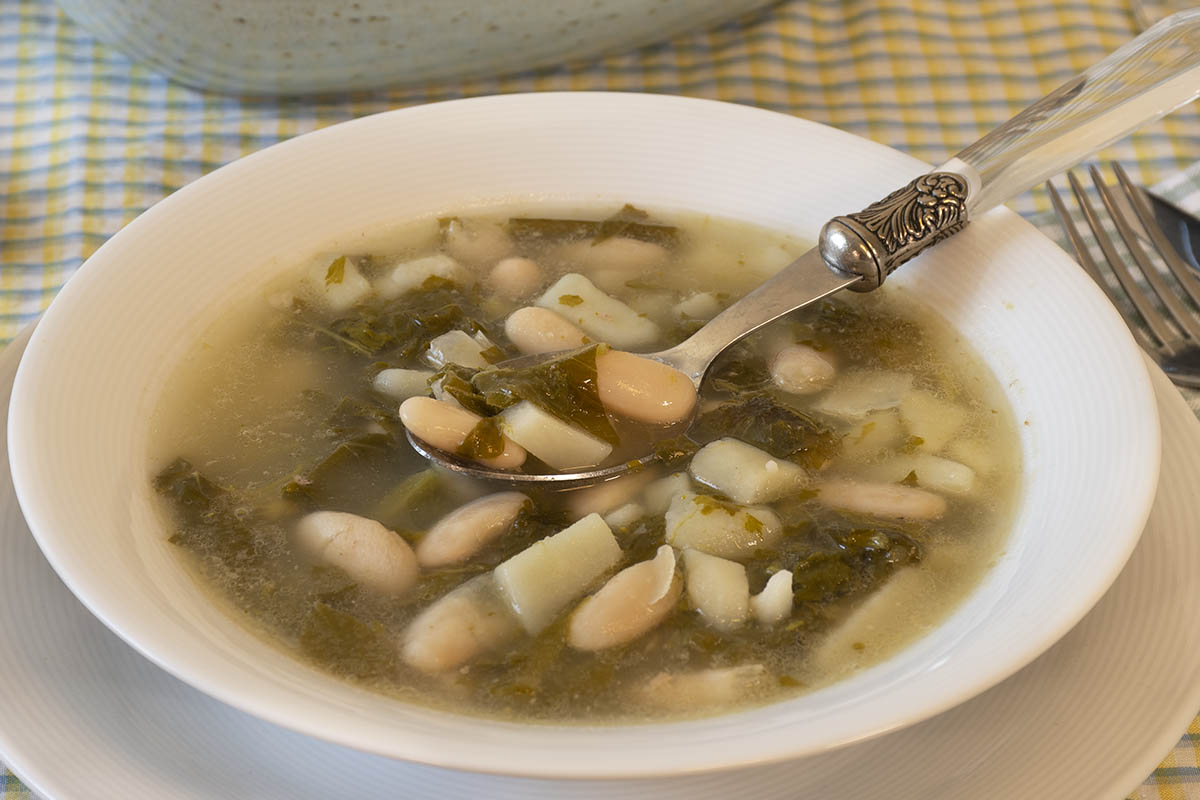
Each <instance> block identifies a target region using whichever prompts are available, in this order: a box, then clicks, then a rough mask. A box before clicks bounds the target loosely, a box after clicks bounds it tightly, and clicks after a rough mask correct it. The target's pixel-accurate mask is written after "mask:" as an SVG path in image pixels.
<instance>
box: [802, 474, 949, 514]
mask: <svg viewBox="0 0 1200 800" xmlns="http://www.w3.org/2000/svg"><path fill="white" fill-rule="evenodd" d="M816 489H817V492H818V495H817V499H818V500H819V501H820V502H821V503H822V504H823V505H826V506H829V507H831V508H837V509H841V510H842V511H856V512H858V513H860V514H870V515H871V516H875V517H886V518H888V519H899V520H904V519H937V518H938V517H940V516H942V514H944V513H946V501H945V499H944V498H942V497H941V496H939V495H936V494H934V493H932V492H927V491H925V490H924V489H914V488H913V487H911V486H901V485H900V484H897V483H868V482H866V481H855V480H848V479H834V480H828V481H825V482H823V483H821V484H819V485H818V486H817V487H816Z"/></svg>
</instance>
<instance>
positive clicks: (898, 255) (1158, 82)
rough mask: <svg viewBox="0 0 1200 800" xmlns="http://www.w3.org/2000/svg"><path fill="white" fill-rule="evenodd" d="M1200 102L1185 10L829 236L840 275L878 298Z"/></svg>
mask: <svg viewBox="0 0 1200 800" xmlns="http://www.w3.org/2000/svg"><path fill="white" fill-rule="evenodd" d="M1197 96H1200V8H1197V9H1191V10H1188V11H1180V12H1178V13H1176V14H1173V15H1171V16H1169V17H1167V18H1166V19H1163V20H1162V21H1160V22H1158V23H1157V24H1155V25H1153V26H1152V27H1150V28H1148V29H1147V30H1146V31H1145V32H1144V33H1142V35H1141V36H1138V37H1137V38H1136V39H1133V40H1132V41H1130V42H1127V43H1126V44H1125V45H1123V46H1122V47H1120V48H1119V49H1117V50H1115V51H1113V52H1112V53H1110V54H1109V55H1108V57H1107V58H1105V59H1104V60H1102V61H1100V62H1098V63H1096V64H1094V65H1093V66H1091V67H1089V68H1088V69H1086V70H1084V71H1083V72H1082V73H1080V74H1079V75H1077V76H1076V77H1074V78H1072V79H1071V80H1069V81H1067V82H1066V83H1064V84H1063V85H1062V86H1060V87H1058V88H1057V89H1055V90H1054V91H1053V92H1051V93H1050V94H1048V95H1046V96H1045V97H1043V98H1042V99H1041V100H1038V101H1037V102H1036V103H1034V104H1033V105H1031V106H1029V107H1028V108H1026V109H1025V110H1024V111H1022V112H1020V113H1019V114H1017V115H1016V116H1015V117H1013V118H1012V119H1010V120H1008V121H1007V122H1005V123H1004V124H1003V125H1001V126H1000V127H998V128H996V129H994V130H992V131H991V132H990V133H988V134H986V135H985V136H984V137H983V138H981V139H979V140H978V141H977V142H975V143H974V144H972V145H969V146H968V147H967V148H966V149H964V150H962V151H960V152H959V153H958V155H956V156H954V158H952V159H950V160H949V161H947V162H946V163H945V164H943V165H942V166H941V167H939V168H938V169H937V170H935V171H934V172H931V173H928V174H926V175H922V176H921V177H919V178H917V179H916V180H915V181H913V182H912V183H910V184H909V185H908V186H906V187H904V188H903V189H900V190H898V191H895V192H893V193H892V194H890V195H888V196H887V197H885V198H884V199H883V200H880V201H879V202H877V203H873V204H872V205H870V206H868V207H867V208H865V209H863V210H862V211H860V212H858V213H856V214H847V215H845V216H840V217H835V218H834V219H832V220H830V222H829V223H828V224H827V225H826V226H825V228H824V229H823V230H822V231H821V238H820V247H821V254H822V256H824V258H825V261H826V263H827V264H828V265H829V267H830V268H831V269H833V270H834V271H835V272H840V273H843V274H849V275H860V276H862V280H860V281H859V282H858V283H856V284H854V286H853V287H852V288H854V289H856V290H859V291H869V290H871V289H874V288H876V287H877V286H879V285H880V284H881V283H882V282H883V280H884V279H885V278H886V277H887V276H888V275H890V274H891V273H892V271H893V270H895V269H896V267H898V266H900V264H903V263H904V262H905V261H907V260H909V259H910V258H912V257H914V256H916V255H917V254H918V253H920V252H921V251H922V250H924V249H925V248H926V247H929V246H930V245H932V244H935V243H937V242H939V241H941V240H942V239H945V238H946V237H947V236H950V235H952V234H954V233H955V232H957V231H958V230H960V229H961V228H962V227H963V226H964V225H965V224H966V222H967V220H968V219H969V218H970V217H972V216H974V215H976V214H982V213H983V212H985V211H989V210H991V209H992V208H994V207H995V206H998V205H1000V204H1001V203H1003V202H1004V201H1006V200H1008V199H1009V198H1011V197H1014V196H1015V195H1018V194H1020V193H1021V192H1024V191H1026V190H1028V189H1031V188H1033V187H1034V186H1037V185H1038V184H1040V183H1041V182H1042V181H1044V180H1047V179H1048V178H1051V177H1053V176H1054V175H1057V174H1059V173H1060V172H1062V171H1064V170H1066V169H1069V168H1070V167H1073V166H1075V164H1077V163H1079V162H1080V161H1082V160H1083V159H1084V158H1086V157H1087V156H1089V155H1091V154H1092V153H1094V152H1095V151H1097V150H1099V149H1101V148H1102V147H1105V146H1106V145H1109V144H1111V143H1113V142H1115V141H1116V140H1118V139H1120V138H1122V137H1123V136H1125V135H1127V134H1129V133H1130V132H1132V131H1133V130H1135V129H1137V128H1139V127H1141V126H1142V125H1144V124H1145V123H1147V122H1150V121H1152V120H1155V119H1158V118H1159V117H1161V116H1163V115H1164V114H1168V113H1170V112H1171V111H1174V110H1175V109H1176V108H1179V107H1180V106H1181V105H1183V104H1184V103H1187V102H1189V101H1191V100H1194V99H1196V97H1197Z"/></svg>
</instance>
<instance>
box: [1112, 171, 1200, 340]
mask: <svg viewBox="0 0 1200 800" xmlns="http://www.w3.org/2000/svg"><path fill="white" fill-rule="evenodd" d="M1089 171H1090V173H1091V175H1092V183H1094V184H1095V185H1096V190H1097V191H1098V192H1099V193H1100V199H1101V200H1102V201H1103V202H1104V207H1105V208H1107V209H1108V213H1109V216H1111V217H1112V221H1113V224H1114V225H1116V226H1117V232H1118V233H1119V234H1120V235H1121V238H1122V239H1123V240H1124V241H1125V246H1126V247H1127V248H1128V249H1129V254H1130V255H1131V256H1132V257H1133V260H1134V262H1135V263H1136V264H1137V265H1138V269H1140V270H1141V271H1142V275H1143V276H1144V277H1145V278H1146V282H1147V283H1149V284H1150V288H1152V289H1153V290H1154V293H1155V294H1157V295H1158V299H1159V300H1160V301H1162V304H1163V305H1164V306H1165V307H1166V309H1167V311H1168V313H1169V314H1170V316H1171V321H1172V322H1174V323H1175V324H1176V325H1177V326H1178V327H1179V328H1180V329H1182V330H1183V332H1184V333H1186V334H1187V335H1188V336H1190V337H1191V338H1192V339H1193V340H1196V341H1200V322H1197V320H1196V317H1195V315H1193V314H1192V312H1191V311H1190V310H1189V309H1188V308H1187V306H1185V305H1184V304H1183V303H1181V302H1179V298H1178V297H1176V296H1175V292H1174V291H1173V290H1172V289H1171V288H1170V287H1169V286H1167V284H1166V283H1164V282H1163V279H1162V276H1160V275H1159V273H1158V268H1157V267H1156V266H1155V265H1154V262H1153V261H1151V260H1150V257H1149V256H1147V255H1146V251H1145V250H1143V249H1142V245H1141V242H1139V241H1138V237H1137V234H1136V233H1135V232H1134V230H1133V227H1132V226H1131V225H1130V224H1129V220H1128V219H1126V217H1125V214H1123V213H1121V211H1120V209H1118V207H1117V198H1116V196H1115V194H1114V190H1113V189H1112V188H1110V187H1109V186H1108V184H1106V183H1105V182H1104V176H1102V175H1101V174H1100V170H1098V169H1096V167H1094V166H1093V167H1092V168H1091V169H1090V170H1089Z"/></svg>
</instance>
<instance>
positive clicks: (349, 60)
mask: <svg viewBox="0 0 1200 800" xmlns="http://www.w3.org/2000/svg"><path fill="white" fill-rule="evenodd" d="M59 5H60V6H62V7H63V9H64V10H65V11H66V12H67V13H68V14H69V15H70V16H71V17H72V18H73V19H74V20H75V21H76V22H78V23H79V24H81V25H83V26H84V27H85V28H88V29H89V30H90V31H92V33H94V34H95V35H96V36H97V37H99V38H100V39H101V40H103V41H104V42H107V43H108V44H111V45H113V46H114V47H116V48H117V49H119V50H121V51H123V52H124V53H126V54H127V55H129V56H130V57H132V58H134V59H135V60H137V61H141V62H144V63H145V64H147V65H149V66H151V67H153V68H154V69H156V70H158V71H159V72H162V73H164V74H166V75H167V76H168V77H171V78H174V79H176V80H178V81H180V82H182V83H186V84H189V85H191V86H197V87H200V88H204V89H212V90H215V91H219V92H241V93H249V94H307V93H317V92H333V91H345V90H349V89H369V88H375V87H379V86H387V85H392V84H402V83H423V82H428V81H439V80H447V79H459V78H480V77H496V76H498V75H503V74H505V73H508V72H514V71H516V70H521V69H529V68H532V67H542V66H548V65H551V64H557V63H560V62H564V61H577V60H580V59H585V58H592V57H594V56H598V55H601V54H604V53H610V52H617V51H624V50H629V49H632V48H635V47H640V46H642V45H646V44H650V43H651V42H655V41H659V40H661V39H666V38H668V37H670V36H674V35H675V34H677V33H680V32H682V31H684V30H688V29H691V28H701V27H705V26H709V25H715V24H717V23H718V22H721V21H723V20H726V19H729V18H731V17H734V16H736V15H737V14H740V13H742V12H745V11H747V10H749V9H752V8H755V7H757V6H762V5H766V0H653V2H651V1H650V0H552V2H548V3H547V2H542V3H537V2H530V0H488V1H487V2H482V1H481V0H442V2H437V3H432V2H418V0H355V2H346V3H336V2H328V1H327V0H254V2H246V1H245V0H59Z"/></svg>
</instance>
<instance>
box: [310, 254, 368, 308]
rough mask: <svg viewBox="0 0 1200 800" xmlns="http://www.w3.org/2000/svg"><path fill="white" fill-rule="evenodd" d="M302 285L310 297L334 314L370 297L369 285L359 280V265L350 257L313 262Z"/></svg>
mask: <svg viewBox="0 0 1200 800" xmlns="http://www.w3.org/2000/svg"><path fill="white" fill-rule="evenodd" d="M304 283H305V285H306V286H307V288H308V289H309V291H310V292H311V293H312V295H313V296H314V297H316V298H317V300H318V301H319V302H320V303H321V304H322V305H324V306H325V307H326V308H328V309H329V310H330V311H333V312H341V311H346V310H348V309H350V308H353V307H354V306H355V305H357V304H359V303H361V302H362V301H363V300H366V299H367V297H369V296H370V294H371V283H370V281H368V280H367V279H366V278H364V277H363V276H362V273H361V272H359V271H358V264H357V263H356V262H355V260H354V259H353V258H350V257H349V256H338V257H337V258H334V259H328V260H325V259H322V260H320V261H317V262H314V263H313V265H312V266H311V267H310V268H309V270H308V272H307V273H306V274H305V276H304Z"/></svg>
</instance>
